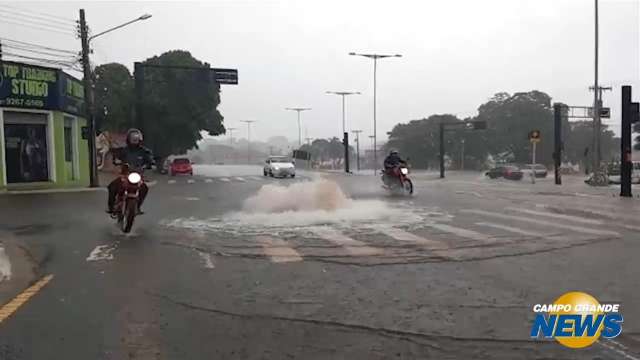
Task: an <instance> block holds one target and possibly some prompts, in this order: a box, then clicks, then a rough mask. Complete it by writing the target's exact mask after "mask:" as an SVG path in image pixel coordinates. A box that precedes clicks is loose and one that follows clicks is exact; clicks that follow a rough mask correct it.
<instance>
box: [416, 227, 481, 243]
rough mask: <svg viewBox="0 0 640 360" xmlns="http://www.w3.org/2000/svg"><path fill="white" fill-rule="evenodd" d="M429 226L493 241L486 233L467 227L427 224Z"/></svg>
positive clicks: (474, 238)
mask: <svg viewBox="0 0 640 360" xmlns="http://www.w3.org/2000/svg"><path fill="white" fill-rule="evenodd" d="M427 226H428V227H431V228H434V229H437V230H440V231H444V232H446V233H450V234H454V235H458V236H461V237H464V238H468V239H472V240H478V241H486V242H490V241H493V240H492V239H491V238H490V237H489V236H487V235H485V234H482V233H479V232H476V231H473V230H467V229H463V228H459V227H455V226H451V225H447V224H427Z"/></svg>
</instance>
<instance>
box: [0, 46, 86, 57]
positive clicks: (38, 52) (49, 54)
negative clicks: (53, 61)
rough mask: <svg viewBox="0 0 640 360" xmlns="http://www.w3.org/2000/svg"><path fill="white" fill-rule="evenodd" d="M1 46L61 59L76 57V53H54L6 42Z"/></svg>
mask: <svg viewBox="0 0 640 360" xmlns="http://www.w3.org/2000/svg"><path fill="white" fill-rule="evenodd" d="M3 47H5V48H7V49H13V50H16V51H24V52H29V53H34V54H40V55H47V56H53V57H58V58H62V59H77V54H76V55H69V54H65V55H63V54H56V53H53V52H47V51H41V50H34V49H29V48H26V47H21V46H16V45H13V44H6V43H5V44H4V45H3Z"/></svg>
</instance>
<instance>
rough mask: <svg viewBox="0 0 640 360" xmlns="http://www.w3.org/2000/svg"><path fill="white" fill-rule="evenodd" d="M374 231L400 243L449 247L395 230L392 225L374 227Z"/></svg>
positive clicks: (439, 242)
mask: <svg viewBox="0 0 640 360" xmlns="http://www.w3.org/2000/svg"><path fill="white" fill-rule="evenodd" d="M371 228H372V229H374V230H376V231H378V232H380V233H382V234H385V235H387V236H389V237H391V238H393V239H396V240H399V241H408V242H412V243H415V244H419V245H426V246H429V247H438V248H446V247H447V246H446V245H445V244H443V243H442V242H441V241H437V240H431V239H425V238H423V237H420V236H417V235H415V234H412V233H410V232H407V231H404V230H402V229H398V228H395V227H393V226H390V225H372V226H371Z"/></svg>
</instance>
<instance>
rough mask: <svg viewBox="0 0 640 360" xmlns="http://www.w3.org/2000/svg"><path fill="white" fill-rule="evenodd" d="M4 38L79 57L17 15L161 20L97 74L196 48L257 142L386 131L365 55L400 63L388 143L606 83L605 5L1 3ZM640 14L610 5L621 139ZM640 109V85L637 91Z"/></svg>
mask: <svg viewBox="0 0 640 360" xmlns="http://www.w3.org/2000/svg"><path fill="white" fill-rule="evenodd" d="M1 4H4V5H7V6H6V7H4V6H0V15H1V16H0V34H2V35H0V37H7V38H10V39H14V40H22V41H28V42H34V43H38V44H48V45H53V46H55V47H60V48H65V49H74V50H75V49H79V47H80V46H79V40H77V39H74V38H73V37H72V36H70V35H65V34H61V33H50V32H45V31H41V30H36V29H31V28H28V27H27V28H26V27H20V26H16V25H14V24H9V23H7V22H6V21H3V20H2V19H3V18H4V19H5V20H6V19H7V17H5V15H7V12H6V11H9V10H11V9H13V10H15V9H23V10H31V11H37V12H40V13H46V14H52V15H55V16H59V17H64V18H77V16H78V9H79V8H81V7H82V8H84V9H85V10H86V14H87V21H88V23H89V25H90V27H91V29H92V31H93V33H97V32H100V31H101V30H103V29H106V28H109V27H111V26H114V25H118V24H120V23H123V22H125V21H128V20H130V19H132V18H135V17H137V16H139V15H141V14H143V13H150V14H152V15H153V17H152V18H151V19H149V20H146V21H144V22H138V23H136V24H132V25H130V26H129V27H126V28H123V29H120V30H118V31H116V32H113V33H110V34H107V35H104V36H103V37H100V38H98V39H96V40H95V41H94V43H93V48H94V54H93V55H92V61H93V62H95V63H96V64H102V63H108V62H119V63H123V64H125V65H127V66H128V67H129V68H130V69H132V67H133V62H134V61H140V60H144V59H146V58H148V57H151V56H153V55H157V54H160V53H162V52H164V51H167V50H172V49H184V50H188V51H190V52H191V53H192V54H193V55H194V56H195V57H196V58H198V59H200V60H202V61H206V62H209V63H211V64H212V65H213V66H215V67H230V68H237V69H238V71H239V85H237V86H233V85H227V86H223V87H222V94H221V96H222V104H221V106H220V111H221V112H222V114H223V115H224V117H225V125H226V126H227V127H242V128H241V129H239V130H238V131H236V132H235V135H234V136H236V137H244V136H246V126H244V124H242V123H240V121H241V120H247V119H248V120H256V121H257V122H256V123H255V124H254V125H253V131H252V135H253V136H254V137H256V138H260V139H266V138H267V137H269V136H274V135H285V136H287V137H289V138H291V139H297V123H296V115H295V113H293V112H287V111H285V110H284V108H285V107H297V106H301V107H311V108H313V110H311V111H309V112H305V113H303V115H302V118H303V137H305V129H307V131H308V136H309V137H312V138H318V137H329V136H334V135H336V136H337V135H338V134H339V133H341V129H342V123H341V102H340V98H339V97H337V96H331V95H326V94H325V91H327V90H334V91H340V90H349V91H361V92H362V93H363V95H360V96H357V95H356V96H351V97H349V98H347V128H348V129H362V130H364V133H363V135H370V134H372V132H373V64H372V62H371V61H370V60H368V59H365V58H362V57H353V56H348V53H349V52H351V51H355V52H380V53H391V54H395V53H399V54H402V55H403V57H402V58H390V59H384V60H380V61H379V63H378V137H379V139H383V138H384V137H386V132H387V131H389V130H391V128H392V127H393V126H394V125H395V124H396V123H398V122H407V121H409V120H412V119H418V118H422V117H426V116H429V115H431V114H437V113H452V114H457V115H458V116H460V117H464V116H471V115H475V114H476V113H477V112H476V109H477V107H478V106H479V105H480V104H481V103H483V102H485V101H486V100H487V99H488V98H489V97H491V96H492V95H493V94H494V93H496V92H500V91H507V92H509V93H513V92H518V91H528V90H532V89H536V90H541V91H544V92H546V93H548V94H549V95H551V96H552V97H553V100H554V101H561V102H564V103H567V104H570V105H586V106H590V105H591V103H592V101H593V95H592V93H590V92H589V91H588V87H589V86H590V85H592V84H593V80H594V73H593V70H594V64H593V59H594V49H593V47H594V2H593V1H591V0H526V1H525V0H483V1H478V0H446V1H445V0H441V1H432V0H416V1H402V0H395V1H372V0H322V1H306V0H279V1H269V0H253V1H241V0H234V1H231V0H229V1H210V2H142V1H141V2H119V1H108V2H86V1H85V2H82V3H79V2H37V3H32V2H25V1H20V2H0V5H1ZM639 14H640V6H639V5H638V1H636V0H628V1H623V0H618V1H613V0H600V43H601V47H600V60H601V62H600V79H601V83H602V84H604V85H610V86H613V87H614V91H613V92H608V93H606V94H605V96H604V102H605V105H606V106H611V108H612V119H610V120H609V121H605V123H610V124H614V126H615V127H616V131H617V132H618V131H619V129H617V127H619V114H620V95H619V93H620V86H621V85H624V84H630V85H640V81H639V77H640V71H639V68H640V51H639V43H640V37H639V35H638V34H639V30H640V25H639V21H638V20H639ZM634 91H635V96H634V98H635V99H636V100H639V99H640V86H638V87H637V88H635V89H634Z"/></svg>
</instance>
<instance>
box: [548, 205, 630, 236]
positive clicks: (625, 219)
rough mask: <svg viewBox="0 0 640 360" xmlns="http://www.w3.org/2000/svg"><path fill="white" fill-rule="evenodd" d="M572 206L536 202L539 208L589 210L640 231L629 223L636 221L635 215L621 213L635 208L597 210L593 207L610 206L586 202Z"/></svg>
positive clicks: (609, 221) (627, 227) (622, 225)
mask: <svg viewBox="0 0 640 360" xmlns="http://www.w3.org/2000/svg"><path fill="white" fill-rule="evenodd" d="M572 205H573V206H572V207H565V206H560V205H558V206H556V205H547V204H536V207H539V208H544V209H566V210H570V209H573V210H577V211H583V212H587V213H592V214H594V215H598V216H602V217H603V218H604V219H607V220H606V222H607V223H608V224H612V223H613V221H616V222H615V224H616V225H620V226H621V227H623V228H625V229H627V230H631V231H640V226H634V225H628V223H633V222H636V221H637V220H638V219H637V218H635V217H633V216H627V215H624V214H620V212H621V211H625V212H627V213H628V212H631V211H633V210H630V209H625V208H612V209H605V210H596V209H593V208H594V207H600V208H601V209H603V208H606V207H608V206H607V205H604V206H600V205H596V206H594V205H593V204H584V205H583V206H584V208H577V207H576V206H578V204H572ZM612 218H613V219H615V220H610V219H612ZM620 221H622V222H620Z"/></svg>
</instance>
